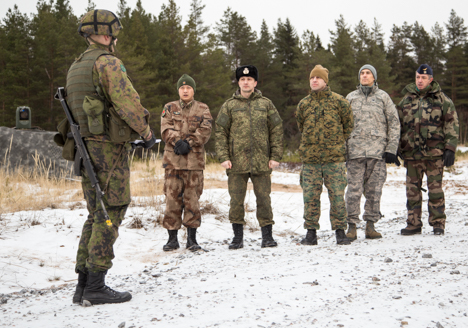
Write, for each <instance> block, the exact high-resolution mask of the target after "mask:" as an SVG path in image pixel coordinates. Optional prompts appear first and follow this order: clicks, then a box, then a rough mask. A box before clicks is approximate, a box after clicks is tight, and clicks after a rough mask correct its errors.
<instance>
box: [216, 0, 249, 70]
mask: <svg viewBox="0 0 468 328" xmlns="http://www.w3.org/2000/svg"><path fill="white" fill-rule="evenodd" d="M216 31H217V32H218V40H219V42H220V45H221V46H222V47H223V48H224V51H225V53H226V59H227V61H228V62H229V67H230V69H231V70H232V71H233V72H234V71H235V69H236V67H238V66H241V65H248V64H253V62H254V61H255V53H256V51H255V50H256V49H255V41H256V39H257V35H256V33H255V32H254V31H252V28H251V27H250V25H249V24H247V20H246V18H245V17H244V16H242V15H240V14H239V13H237V12H233V11H232V10H231V8H229V7H228V9H226V11H225V12H224V15H223V18H221V20H220V22H219V23H216ZM233 77H234V74H233Z"/></svg>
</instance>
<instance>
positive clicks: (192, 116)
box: [161, 100, 213, 170]
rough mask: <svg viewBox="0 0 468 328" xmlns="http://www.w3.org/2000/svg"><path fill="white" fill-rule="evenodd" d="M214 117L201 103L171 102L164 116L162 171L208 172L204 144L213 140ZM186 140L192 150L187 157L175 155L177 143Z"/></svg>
mask: <svg viewBox="0 0 468 328" xmlns="http://www.w3.org/2000/svg"><path fill="white" fill-rule="evenodd" d="M212 122H213V117H212V116H211V113H210V109H209V108H208V106H207V105H206V104H204V103H202V102H199V101H196V100H192V101H191V102H189V103H188V104H185V103H184V102H183V101H182V100H178V101H172V102H170V103H167V104H166V105H165V106H164V109H163V111H162V113H161V136H162V139H163V140H164V142H165V143H166V145H165V147H164V157H163V168H165V169H174V170H203V169H204V168H205V144H206V143H207V142H208V140H209V139H210V136H211V125H212ZM181 139H182V140H185V139H186V140H187V141H188V142H189V144H190V147H192V150H191V151H190V152H189V153H188V154H186V155H176V154H175V153H174V146H175V143H176V142H177V141H179V140H181Z"/></svg>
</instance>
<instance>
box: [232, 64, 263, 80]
mask: <svg viewBox="0 0 468 328" xmlns="http://www.w3.org/2000/svg"><path fill="white" fill-rule="evenodd" d="M243 76H250V77H253V78H254V79H255V81H258V70H257V67H255V66H253V65H245V66H239V67H237V69H236V79H237V81H239V79H240V78H241V77H243Z"/></svg>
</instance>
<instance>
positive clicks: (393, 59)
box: [387, 22, 418, 102]
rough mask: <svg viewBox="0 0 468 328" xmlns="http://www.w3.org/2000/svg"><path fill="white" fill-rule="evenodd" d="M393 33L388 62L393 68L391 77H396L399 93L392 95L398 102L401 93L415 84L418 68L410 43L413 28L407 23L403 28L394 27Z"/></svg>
mask: <svg viewBox="0 0 468 328" xmlns="http://www.w3.org/2000/svg"><path fill="white" fill-rule="evenodd" d="M391 32H392V35H391V36H390V43H389V46H388V51H387V60H388V61H389V63H390V66H391V67H392V70H391V75H392V76H395V77H396V78H395V84H396V90H397V91H396V92H393V93H392V94H391V96H392V97H393V98H394V101H395V102H396V101H399V99H400V98H401V94H400V91H401V90H403V88H404V87H405V86H406V85H408V84H409V83H412V82H414V74H415V72H416V70H417V69H418V66H417V64H416V63H415V61H414V59H413V58H412V57H411V52H412V51H413V48H412V46H411V41H410V36H411V26H410V25H408V24H407V23H406V22H405V23H403V26H401V27H398V26H396V25H393V27H392V31H391Z"/></svg>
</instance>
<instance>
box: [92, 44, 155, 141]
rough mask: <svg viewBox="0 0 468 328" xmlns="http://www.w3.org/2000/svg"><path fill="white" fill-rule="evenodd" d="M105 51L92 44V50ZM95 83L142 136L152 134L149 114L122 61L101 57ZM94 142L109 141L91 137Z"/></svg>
mask: <svg viewBox="0 0 468 328" xmlns="http://www.w3.org/2000/svg"><path fill="white" fill-rule="evenodd" d="M97 48H100V49H105V50H106V48H105V47H102V46H100V45H97V44H91V45H90V46H89V47H88V49H87V50H90V49H97ZM93 83H94V85H95V86H96V87H99V88H100V89H101V91H102V92H103V93H104V95H105V97H106V98H107V99H108V100H109V101H110V103H111V104H112V105H113V107H114V109H115V110H116V112H117V113H118V114H119V115H120V117H121V118H122V119H123V120H124V121H125V122H126V123H127V124H128V125H129V126H130V127H131V128H132V129H133V130H134V131H135V132H136V133H138V134H139V135H140V136H142V137H143V138H147V137H148V136H149V134H150V126H149V124H148V122H149V115H150V114H149V112H148V110H146V109H145V108H144V107H143V106H142V105H141V103H140V96H139V95H138V92H136V90H135V89H134V88H133V85H132V82H131V81H130V79H129V78H128V76H127V70H126V69H125V66H124V65H123V63H122V61H121V60H120V59H118V58H117V57H115V56H112V55H103V56H100V57H99V58H98V59H97V60H96V62H95V64H94V67H93ZM88 138H89V139H93V140H101V141H107V140H108V137H107V136H91V137H88Z"/></svg>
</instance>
